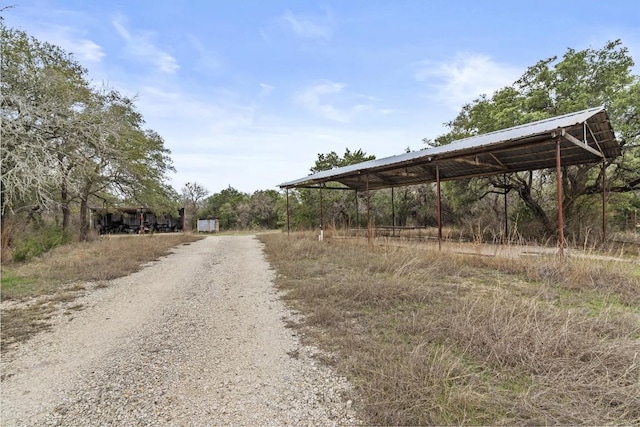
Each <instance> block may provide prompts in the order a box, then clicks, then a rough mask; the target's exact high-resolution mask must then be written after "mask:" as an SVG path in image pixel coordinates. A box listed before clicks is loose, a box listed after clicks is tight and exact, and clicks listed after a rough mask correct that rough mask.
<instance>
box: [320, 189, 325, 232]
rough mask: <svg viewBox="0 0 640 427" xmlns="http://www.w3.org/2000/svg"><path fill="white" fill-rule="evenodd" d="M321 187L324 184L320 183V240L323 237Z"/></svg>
mask: <svg viewBox="0 0 640 427" xmlns="http://www.w3.org/2000/svg"><path fill="white" fill-rule="evenodd" d="M322 187H324V184H320V241H322V240H323V239H324V235H323V234H324V208H323V206H322Z"/></svg>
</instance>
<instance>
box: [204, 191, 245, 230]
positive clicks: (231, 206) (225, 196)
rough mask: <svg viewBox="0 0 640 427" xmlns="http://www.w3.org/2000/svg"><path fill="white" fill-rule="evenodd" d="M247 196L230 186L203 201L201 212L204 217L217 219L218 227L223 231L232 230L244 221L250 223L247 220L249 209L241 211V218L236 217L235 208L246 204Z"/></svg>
mask: <svg viewBox="0 0 640 427" xmlns="http://www.w3.org/2000/svg"><path fill="white" fill-rule="evenodd" d="M248 201H249V196H248V195H247V194H245V193H242V192H241V191H238V190H236V189H235V188H233V187H232V186H229V187H227V188H225V189H224V190H222V191H220V192H219V193H215V194H212V195H211V196H209V197H208V198H207V199H206V200H205V201H204V206H203V212H204V214H205V215H206V216H208V217H211V218H217V219H218V221H220V227H221V228H224V229H227V230H228V229H233V228H236V227H238V226H240V225H243V224H240V223H244V222H246V221H248V222H250V220H248V218H249V217H250V214H245V212H249V211H250V208H249V207H248V206H247V207H244V206H243V209H242V212H243V216H242V218H239V217H238V213H239V212H238V211H237V209H236V208H237V206H238V205H239V204H240V203H247V202H248Z"/></svg>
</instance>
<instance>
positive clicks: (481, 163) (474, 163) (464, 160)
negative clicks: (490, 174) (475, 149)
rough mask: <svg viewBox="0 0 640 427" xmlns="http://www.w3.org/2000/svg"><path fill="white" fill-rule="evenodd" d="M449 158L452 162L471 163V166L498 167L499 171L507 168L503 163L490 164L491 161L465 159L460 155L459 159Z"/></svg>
mask: <svg viewBox="0 0 640 427" xmlns="http://www.w3.org/2000/svg"><path fill="white" fill-rule="evenodd" d="M451 160H453V161H454V162H462V163H467V164H469V165H473V166H485V167H488V168H492V169H496V168H497V169H499V170H501V171H504V170H507V168H505V167H504V165H494V164H491V163H486V162H481V161H480V160H478V159H473V160H470V159H467V158H466V157H460V158H459V159H451Z"/></svg>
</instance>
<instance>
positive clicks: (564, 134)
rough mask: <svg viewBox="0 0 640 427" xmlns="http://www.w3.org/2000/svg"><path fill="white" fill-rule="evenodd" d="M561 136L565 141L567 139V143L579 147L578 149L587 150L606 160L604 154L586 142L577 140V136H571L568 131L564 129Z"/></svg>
mask: <svg viewBox="0 0 640 427" xmlns="http://www.w3.org/2000/svg"><path fill="white" fill-rule="evenodd" d="M560 135H562V137H563V138H564V139H566V140H567V141H569V142H571V143H573V144H575V145H577V146H578V147H580V148H582V149H585V150H587V151H588V152H590V153H591V154H593V155H595V156H598V157H601V158H603V159H604V154H602V153H601V152H600V151H598V150H596V149H595V148H593V147H591V146H589V145H588V144H587V143H586V142H582V141H580V140H579V139H578V138H576V137H575V136H573V135H571V134H570V133H567V131H566V130H564V129H562V132H560Z"/></svg>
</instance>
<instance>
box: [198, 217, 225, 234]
mask: <svg viewBox="0 0 640 427" xmlns="http://www.w3.org/2000/svg"><path fill="white" fill-rule="evenodd" d="M197 227H198V228H197V230H198V233H217V232H218V231H220V221H218V220H217V219H213V218H207V219H200V218H198V223H197Z"/></svg>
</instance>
